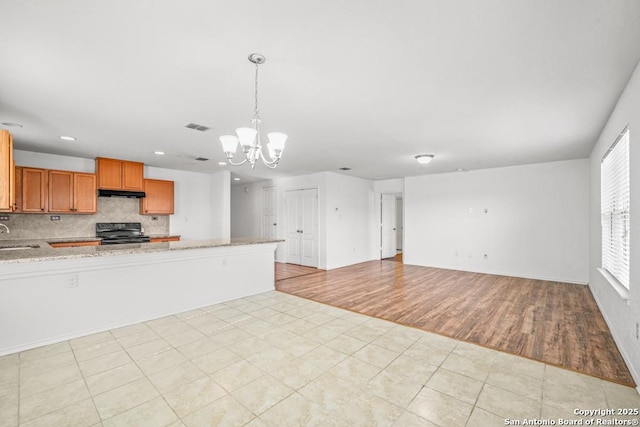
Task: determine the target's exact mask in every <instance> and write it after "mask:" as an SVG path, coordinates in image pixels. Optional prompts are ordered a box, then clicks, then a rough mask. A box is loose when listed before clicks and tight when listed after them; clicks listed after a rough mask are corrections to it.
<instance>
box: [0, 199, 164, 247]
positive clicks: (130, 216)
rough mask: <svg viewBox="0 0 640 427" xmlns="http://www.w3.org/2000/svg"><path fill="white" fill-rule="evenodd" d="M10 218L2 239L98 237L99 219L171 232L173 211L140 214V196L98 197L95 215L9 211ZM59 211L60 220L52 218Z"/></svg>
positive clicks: (1, 235)
mask: <svg viewBox="0 0 640 427" xmlns="http://www.w3.org/2000/svg"><path fill="white" fill-rule="evenodd" d="M8 215H9V221H0V222H2V223H3V224H6V225H7V227H9V229H10V230H11V233H10V234H7V233H0V240H8V239H43V238H44V239H47V238H66V237H94V236H95V235H96V222H140V223H142V226H143V227H144V232H145V234H147V235H154V234H160V235H168V234H169V215H158V216H154V217H156V218H158V219H157V220H155V221H154V220H152V219H151V218H152V216H150V215H140V201H139V199H126V198H120V197H111V198H109V197H98V213H97V214H95V215H60V214H54V213H47V214H8ZM52 215H57V216H59V217H60V221H51V219H50V217H51V216H52Z"/></svg>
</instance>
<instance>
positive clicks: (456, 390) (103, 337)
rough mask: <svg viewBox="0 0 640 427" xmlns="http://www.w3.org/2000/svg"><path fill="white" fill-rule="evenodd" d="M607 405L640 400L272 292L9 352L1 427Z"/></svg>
mask: <svg viewBox="0 0 640 427" xmlns="http://www.w3.org/2000/svg"><path fill="white" fill-rule="evenodd" d="M603 408H611V409H618V408H620V409H629V408H630V409H633V408H640V397H639V396H638V394H637V392H636V391H635V390H634V389H632V388H628V387H623V386H620V385H617V384H613V383H609V382H606V381H601V380H599V379H595V378H592V377H587V376H584V375H580V374H577V373H573V372H569V371H566V370H562V369H558V368H555V367H552V366H548V365H544V364H542V363H538V362H534V361H530V360H527V359H523V358H520V357H516V356H512V355H508V354H505V353H500V352H497V351H493V350H488V349H485V348H481V347H478V346H474V345H471V344H466V343H463V342H459V341H455V340H451V339H448V338H444V337H442V336H438V335H434V334H431V333H427V332H423V331H419V330H416V329H411V328H408V327H404V326H399V325H396V324H393V323H390V322H386V321H382V320H379V319H374V318H370V317H367V316H362V315H359V314H355V313H351V312H348V311H344V310H340V309H337V308H334V307H329V306H326V305H323V304H319V303H316V302H312V301H308V300H304V299H301V298H297V297H294V296H291V295H287V294H283V293H279V292H275V291H274V292H269V293H265V294H260V295H256V296H252V297H248V298H243V299H239V300H234V301H230V302H227V303H224V304H218V305H215V306H211V307H206V308H203V309H200V310H193V311H189V312H185V313H181V314H178V315H175V316H169V317H165V318H161V319H157V320H152V321H149V322H146V323H141V324H137V325H133V326H128V327H125V328H120V329H115V330H112V331H108V332H103V333H99V334H95V335H90V336H86V337H82V338H78V339H74V340H71V341H66V342H62V343H59V344H54V345H50V346H46V347H41V348H37V349H34V350H29V351H25V352H22V353H19V354H12V355H8V356H4V357H0V426H3V427H5V426H9V427H13V426H25V427H26V426H47V427H55V426H105V427H106V426H184V425H186V426H227V425H228V426H242V425H246V426H265V425H266V426H278V427H280V426H376V425H388V426H403V427H404V426H443V427H453V426H483V427H485V426H503V425H507V423H508V422H509V421H506V422H505V420H518V421H520V422H521V423H522V422H523V420H524V419H525V418H526V419H527V420H553V421H555V422H556V425H558V420H559V419H567V420H578V419H580V418H581V417H579V416H577V415H574V410H576V409H579V410H595V409H603ZM584 418H595V419H596V421H595V422H594V425H598V424H596V423H597V422H598V420H601V421H602V420H605V421H606V420H610V419H611V418H618V419H623V420H628V421H629V422H633V420H634V419H635V420H637V417H629V416H626V417H623V416H616V417H599V416H594V417H584ZM511 425H515V424H511Z"/></svg>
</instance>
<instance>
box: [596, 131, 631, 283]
mask: <svg viewBox="0 0 640 427" xmlns="http://www.w3.org/2000/svg"><path fill="white" fill-rule="evenodd" d="M600 186H601V188H600V189H601V193H600V194H601V196H600V197H601V210H600V212H601V215H602V268H604V269H605V270H607V271H608V272H609V273H610V274H611V275H612V276H613V277H615V278H616V280H618V282H620V284H622V285H623V286H624V287H625V288H627V289H629V259H630V255H629V243H630V240H631V234H630V224H629V222H630V221H629V220H630V217H629V205H630V195H629V128H628V127H627V128H625V129H624V130H623V131H622V133H621V134H620V136H619V137H618V138H617V139H616V141H615V142H614V143H613V145H612V146H611V148H610V149H609V151H607V153H606V154H605V155H604V157H603V158H602V162H601V163H600Z"/></svg>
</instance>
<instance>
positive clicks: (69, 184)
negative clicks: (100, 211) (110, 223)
mask: <svg viewBox="0 0 640 427" xmlns="http://www.w3.org/2000/svg"><path fill="white" fill-rule="evenodd" d="M48 211H49V212H54V213H96V212H97V195H96V175H95V174H92V173H81V172H69V171H56V170H50V171H49V209H48Z"/></svg>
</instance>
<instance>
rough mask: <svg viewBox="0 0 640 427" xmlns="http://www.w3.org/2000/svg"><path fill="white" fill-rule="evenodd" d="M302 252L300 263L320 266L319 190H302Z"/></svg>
mask: <svg viewBox="0 0 640 427" xmlns="http://www.w3.org/2000/svg"><path fill="white" fill-rule="evenodd" d="M301 202H302V218H301V224H300V225H301V228H300V230H301V231H302V233H301V234H302V254H301V256H302V257H301V261H300V264H302V265H305V266H307V267H318V239H317V236H318V190H317V189H315V188H311V189H308V190H302V199H301Z"/></svg>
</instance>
